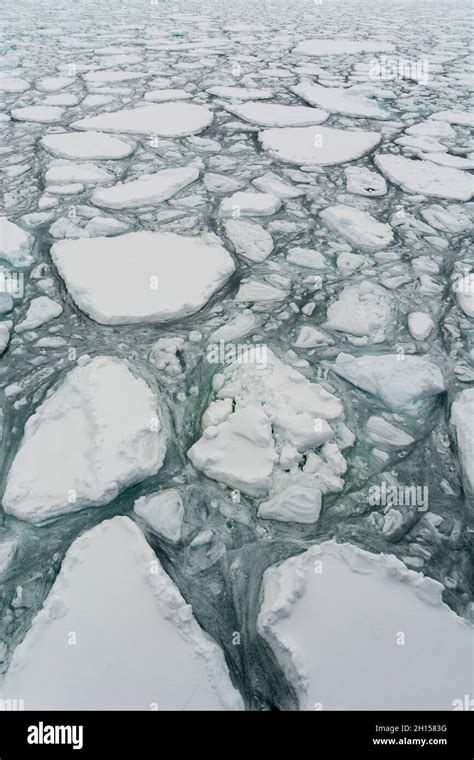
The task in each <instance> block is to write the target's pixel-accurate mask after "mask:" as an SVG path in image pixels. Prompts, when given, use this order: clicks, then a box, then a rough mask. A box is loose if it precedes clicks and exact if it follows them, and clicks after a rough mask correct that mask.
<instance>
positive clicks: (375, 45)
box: [292, 38, 395, 57]
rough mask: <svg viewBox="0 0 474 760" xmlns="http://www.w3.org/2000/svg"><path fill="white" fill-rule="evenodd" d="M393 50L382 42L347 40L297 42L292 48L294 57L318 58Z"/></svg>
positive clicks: (389, 45)
mask: <svg viewBox="0 0 474 760" xmlns="http://www.w3.org/2000/svg"><path fill="white" fill-rule="evenodd" d="M392 50H395V47H394V46H393V45H392V44H391V43H390V42H386V41H385V40H382V41H380V42H376V41H375V40H374V41H372V42H371V41H370V40H348V39H325V38H318V39H313V40H305V41H304V42H299V43H298V45H297V46H296V47H295V48H293V51H292V52H293V53H295V54H296V55H308V56H314V57H319V56H323V55H356V54H358V53H389V52H391V51H392Z"/></svg>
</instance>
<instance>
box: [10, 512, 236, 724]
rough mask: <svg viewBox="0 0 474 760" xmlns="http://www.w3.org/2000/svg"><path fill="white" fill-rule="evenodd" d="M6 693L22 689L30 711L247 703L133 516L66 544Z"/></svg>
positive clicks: (196, 707) (231, 707)
mask: <svg viewBox="0 0 474 760" xmlns="http://www.w3.org/2000/svg"><path fill="white" fill-rule="evenodd" d="M71 631H74V633H75V636H76V641H77V646H70V636H71V634H70V632H71ZM111 631H113V636H111V635H110V632H111ZM71 684H74V688H71ZM124 684H126V688H124ZM9 694H21V695H22V699H23V701H24V706H25V709H27V710H154V709H156V710H158V709H160V710H183V709H190V710H238V709H242V708H243V701H242V699H241V697H240V695H239V693H238V692H237V691H236V689H235V688H234V686H233V685H232V683H231V680H230V677H229V671H228V669H227V665H226V663H225V660H224V656H223V654H222V651H221V650H220V649H219V647H218V646H217V644H216V643H215V642H214V641H213V639H211V638H210V637H209V636H208V635H207V634H206V633H205V632H204V631H203V630H202V628H201V627H200V626H199V624H198V623H197V621H196V619H195V617H194V615H193V611H192V608H191V607H190V606H189V605H188V604H187V603H186V602H185V600H184V599H183V597H182V596H181V594H180V592H179V590H178V588H177V586H176V585H175V584H174V583H173V581H172V580H171V578H169V576H168V575H167V574H166V573H165V571H164V570H163V568H162V566H161V564H160V562H159V560H158V559H157V557H156V555H155V554H154V553H153V551H152V550H151V549H150V547H149V546H148V544H147V542H146V540H145V538H144V536H143V534H142V533H141V531H140V530H139V529H138V528H137V526H136V525H134V523H133V522H132V521H131V520H130V519H129V518H127V517H115V518H113V519H112V520H106V521H104V522H102V523H101V524H100V525H98V526H97V527H96V528H93V529H92V530H90V531H87V532H85V533H84V534H83V535H82V536H80V537H79V538H77V539H76V540H75V541H74V543H73V544H72V546H71V547H70V548H69V550H68V552H67V554H66V556H65V558H64V560H63V563H62V565H61V570H60V572H59V575H58V576H57V578H56V580H55V582H54V585H53V587H52V589H51V591H50V593H49V595H48V597H47V599H46V601H45V603H44V605H43V608H42V609H41V610H40V612H38V614H37V615H36V617H35V618H34V620H33V622H32V624H31V627H30V629H29V631H28V632H27V634H26V637H25V639H24V640H23V642H22V643H21V644H20V646H19V647H18V648H17V649H16V650H15V652H14V655H13V660H12V662H11V664H10V668H9V671H8V673H7V675H6V678H5V681H4V683H3V686H2V695H9Z"/></svg>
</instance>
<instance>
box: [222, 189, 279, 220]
mask: <svg viewBox="0 0 474 760" xmlns="http://www.w3.org/2000/svg"><path fill="white" fill-rule="evenodd" d="M280 206H281V200H280V199H279V198H277V197H276V195H271V194H270V193H234V195H231V196H230V197H229V198H224V200H223V201H221V204H220V206H219V216H271V215H272V214H274V213H275V212H276V211H278V209H279V208H280Z"/></svg>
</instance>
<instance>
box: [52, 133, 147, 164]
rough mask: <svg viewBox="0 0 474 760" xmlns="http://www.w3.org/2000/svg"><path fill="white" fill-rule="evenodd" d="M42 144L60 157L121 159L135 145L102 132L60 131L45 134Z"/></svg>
mask: <svg viewBox="0 0 474 760" xmlns="http://www.w3.org/2000/svg"><path fill="white" fill-rule="evenodd" d="M41 145H42V146H43V148H45V150H47V151H48V152H49V153H52V154H53V156H58V157H59V158H82V159H101V158H110V159H119V158H126V157H127V156H129V155H130V154H131V153H133V145H130V144H129V143H127V142H125V141H124V140H119V138H118V137H111V136H110V135H104V134H103V133H102V132H94V131H90V132H84V133H82V132H60V133H59V134H53V135H45V136H44V137H42V138H41Z"/></svg>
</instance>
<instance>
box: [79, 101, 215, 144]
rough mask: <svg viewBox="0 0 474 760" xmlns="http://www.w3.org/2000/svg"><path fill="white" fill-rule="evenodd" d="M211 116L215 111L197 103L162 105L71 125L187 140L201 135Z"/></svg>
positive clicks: (81, 127) (81, 120)
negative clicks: (186, 138)
mask: <svg viewBox="0 0 474 760" xmlns="http://www.w3.org/2000/svg"><path fill="white" fill-rule="evenodd" d="M212 117H213V115H212V111H210V110H209V109H208V108H206V107H205V106H201V105H195V104H194V103H182V102H177V103H159V104H158V105H151V106H140V107H138V108H127V109H124V110H122V111H112V112H110V113H103V114H99V115H98V116H90V117H87V118H86V119H79V120H78V121H74V122H73V123H72V125H71V126H72V127H73V128H74V129H83V130H89V129H92V130H99V131H102V132H120V133H123V134H126V133H129V134H135V135H158V136H159V137H184V136H185V135H195V134H197V133H198V132H202V131H203V129H205V128H206V127H208V126H209V124H210V123H211V121H212Z"/></svg>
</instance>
